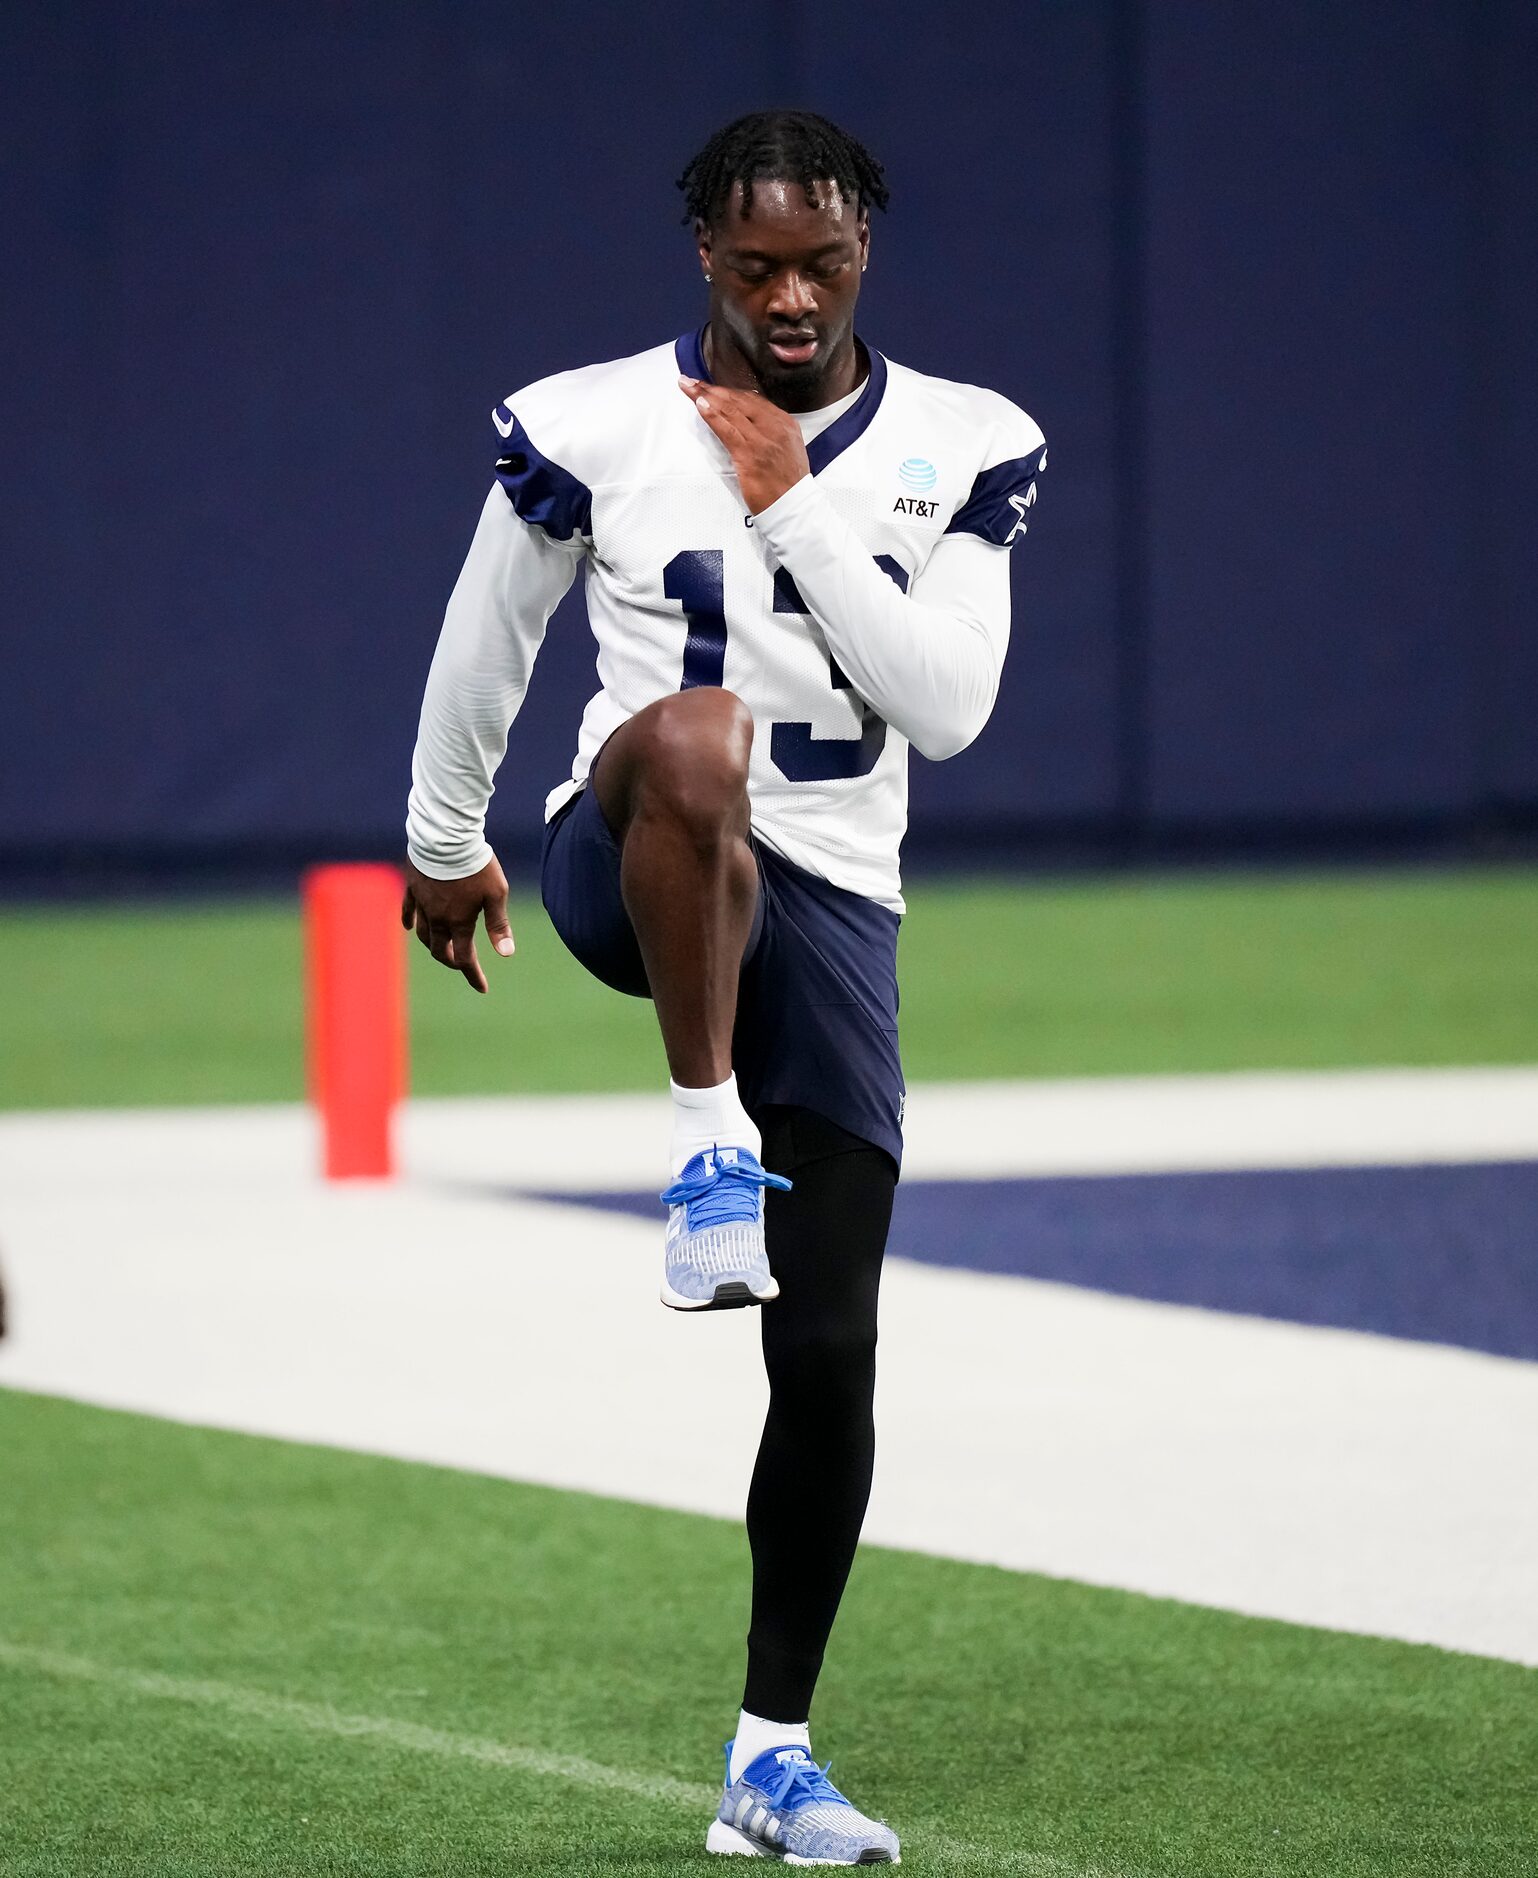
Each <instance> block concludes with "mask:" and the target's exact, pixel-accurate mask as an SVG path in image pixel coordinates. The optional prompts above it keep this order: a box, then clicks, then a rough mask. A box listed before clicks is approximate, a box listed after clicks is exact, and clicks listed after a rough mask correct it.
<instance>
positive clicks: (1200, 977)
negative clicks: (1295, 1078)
mask: <svg viewBox="0 0 1538 1878" xmlns="http://www.w3.org/2000/svg"><path fill="white" fill-rule="evenodd" d="M910 899H911V906H910V911H909V915H908V918H907V920H906V921H905V923H904V927H903V936H902V950H901V973H902V981H903V1012H902V1021H903V1049H904V1057H905V1061H906V1065H907V1070H908V1074H909V1077H910V1078H911V1079H913V1080H915V1081H917V1080H921V1079H925V1078H934V1077H977V1076H1039V1075H1079V1074H1084V1075H1100V1074H1107V1073H1112V1072H1135V1071H1170V1070H1204V1069H1206V1070H1214V1069H1237V1068H1272V1067H1276V1068H1328V1067H1337V1066H1344V1065H1352V1064H1395V1063H1403V1064H1430V1063H1511V1062H1531V1061H1534V1060H1538V869H1532V868H1526V869H1517V868H1508V869H1491V870H1473V869H1470V870H1462V871H1450V872H1400V873H1369V874H1338V875H1330V876H1307V877H1301V876H1289V875H1283V874H1275V875H1258V874H1240V873H1235V874H1224V875H1207V876H1190V875H1187V876H1168V875H1166V876H1150V877H1146V878H1142V877H1129V878H1120V879H1116V880H1110V881H1107V880H1084V881H1073V882H1068V883H1064V882H1055V883H1049V882H993V881H990V882H987V883H973V884H965V883H963V884H953V883H927V884H920V885H918V886H916V887H915V888H914V889H913V890H912V893H911V896H910ZM513 920H514V930H515V932H516V933H517V935H518V953H517V956H516V957H515V958H514V959H511V960H501V959H497V958H495V957H491V958H488V960H487V969H488V973H489V976H490V978H491V981H492V991H491V994H490V995H489V996H488V997H485V998H478V997H476V996H475V994H474V993H473V992H471V991H470V990H469V989H468V988H467V987H466V985H465V984H464V982H463V980H461V979H459V978H458V977H456V976H454V975H453V974H450V973H448V972H446V971H444V970H443V968H442V967H440V966H436V965H434V964H433V963H432V961H431V960H430V959H428V957H427V955H426V954H425V953H423V952H422V951H421V950H420V948H417V947H415V946H413V947H412V965H411V973H410V986H411V999H412V1010H413V1022H412V1050H413V1074H412V1083H413V1087H414V1088H415V1089H416V1090H417V1091H418V1092H419V1093H422V1094H461V1093H463V1094H471V1093H489V1092H498V1091H520V1090H528V1091H541V1090H561V1089H570V1090H594V1089H624V1088H655V1087H656V1086H657V1084H658V1080H659V1077H660V1076H661V1074H662V1059H661V1052H660V1048H659V1045H658V1042H657V1038H656V1034H655V1023H654V1019H653V1017H652V1012H651V1008H650V1006H649V1005H648V1004H646V1003H644V1002H643V1001H640V1000H636V999H629V998H622V997H619V996H616V995H615V994H614V993H612V992H609V991H606V990H605V989H604V988H603V987H602V986H601V985H599V984H597V983H596V982H595V981H594V980H592V979H590V978H589V977H588V976H587V975H586V973H585V972H583V970H582V969H581V967H580V966H578V965H577V964H576V963H575V962H574V961H573V960H572V959H571V958H570V957H569V956H568V955H567V954H566V952H565V950H564V949H563V948H562V946H561V944H560V942H559V941H558V940H557V939H556V937H555V935H554V933H553V932H552V931H551V929H550V926H549V923H548V921H547V920H546V918H545V915H544V913H543V911H542V909H541V908H540V907H539V904H538V902H537V901H536V900H534V899H532V898H530V897H527V896H525V897H521V898H519V899H518V900H517V901H516V902H515V905H514V908H513ZM300 1036H301V992H300V935H299V927H298V918H297V914H296V911H295V910H294V908H293V907H292V906H291V905H279V904H270V903H257V904H253V903H238V902H236V903H230V904H226V905H222V906H196V905H177V904H161V905H157V906H145V907H127V908H112V907H109V908H106V909H103V908H100V907H92V908H81V907H63V906H59V907H49V908H32V909H24V910H18V909H12V910H8V911H4V912H0V1107H11V1108H15V1107H28V1108H31V1107H51V1106H60V1105H63V1106H74V1105H96V1104H124V1103H129V1104H142V1103H201V1102H221V1101H260V1100H270V1099H279V1098H291V1097H296V1096H298V1095H299V1094H300V1093H301V1092H302V1087H303V1077H302V1067H301V1047H300Z"/></svg>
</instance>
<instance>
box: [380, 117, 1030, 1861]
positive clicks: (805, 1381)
mask: <svg viewBox="0 0 1538 1878" xmlns="http://www.w3.org/2000/svg"><path fill="white" fill-rule="evenodd" d="M680 188H681V189H682V190H683V193H684V198H685V203H686V219H687V220H688V221H689V223H690V224H691V226H692V229H693V234H694V240H695V244H696V247H697V250H698V255H699V266H700V272H701V274H702V276H703V282H704V286H705V290H706V298H707V309H706V315H705V319H704V322H703V324H702V325H701V326H700V327H699V328H698V329H696V330H691V331H689V332H687V333H685V334H684V335H683V336H682V337H681V338H680V339H678V340H676V341H670V342H668V343H667V344H666V345H660V346H654V347H652V348H651V349H650V350H648V351H645V352H640V353H637V354H636V355H635V356H634V357H631V358H625V359H619V360H615V361H613V362H611V363H608V364H602V365H592V366H587V367H584V368H582V369H581V370H577V371H570V372H562V373H559V374H557V375H556V376H555V377H553V378H546V379H542V380H540V381H538V382H537V383H534V384H531V385H528V386H526V387H525V388H524V389H523V390H521V391H515V392H513V393H512V394H511V395H510V396H509V397H508V398H507V400H506V401H505V403H503V404H500V405H498V406H497V408H496V410H495V411H494V412H493V420H494V422H495V424H496V429H497V433H498V451H497V461H496V480H495V482H494V484H493V486H492V488H491V491H490V493H489V494H488V496H487V499H486V504H485V507H484V509H483V511H482V514H481V519H480V525H479V527H478V528H477V530H476V533H475V538H474V540H473V542H472V544H471V547H470V553H469V558H468V559H467V560H466V562H465V566H464V570H463V572H462V573H461V575H460V577H459V581H458V583H457V585H456V586H455V588H454V592H453V595H452V597H451V598H450V601H449V605H448V612H447V617H446V619H445V621H444V625H443V631H442V636H441V638H440V639H439V642H438V648H437V652H436V655H435V657H434V659H433V663H432V669H431V673H430V675H429V677H428V681H427V691H426V697H425V700H424V703H423V707H422V716H421V725H420V731H419V735H418V740H417V746H416V754H415V758H414V762H413V768H412V776H413V786H412V790H411V799H410V808H409V815H408V829H407V832H408V851H409V865H408V881H409V885H408V888H407V893H406V899H405V905H404V908H403V918H404V921H405V924H406V925H407V926H408V927H410V928H413V929H414V930H415V932H416V934H417V936H418V938H419V939H420V940H421V941H422V943H423V944H424V945H425V946H427V947H428V948H429V949H430V950H431V952H432V954H433V956H434V958H436V959H438V960H439V961H440V962H441V963H442V964H444V965H447V966H449V967H451V968H452V969H454V970H456V971H458V972H461V973H463V975H464V976H465V978H466V979H467V980H468V981H469V983H470V984H471V985H472V986H473V987H474V988H475V989H476V990H478V991H484V990H485V989H486V982H487V981H486V976H485V973H484V971H483V969H482V966H481V964H480V962H479V960H478V958H477V955H476V949H475V927H476V923H477V920H478V919H484V921H485V926H486V932H487V936H488V938H489V940H490V943H491V944H492V946H493V947H494V949H495V950H496V951H497V952H499V953H503V954H506V953H509V952H511V951H512V949H513V941H512V934H511V932H510V930H509V926H508V917H507V883H506V881H505V879H504V877H503V874H502V871H501V869H500V867H499V866H498V864H497V861H496V858H495V856H494V855H493V854H492V852H491V849H490V847H489V846H488V845H487V842H486V838H485V832H484V823H485V813H486V806H487V801H488V798H489V796H490V794H491V789H492V780H493V777H494V775H495V772H496V769H497V766H498V764H499V763H500V761H501V759H502V756H503V754H504V751H505V749H506V743H507V735H508V729H509V726H510V725H511V723H512V721H513V719H514V717H515V716H516V714H517V711H518V707H519V704H520V703H521V701H522V698H523V695H524V691H525V688H526V686H527V684H528V679H529V673H530V669H531V667H532V665H533V662H534V658H535V654H536V653H537V651H538V649H539V646H540V642H541V640H542V638H543V636H544V632H545V626H546V622H547V621H548V619H549V617H550V614H551V612H552V610H553V609H554V608H555V606H556V604H557V602H558V601H559V600H560V599H561V597H562V595H563V594H565V593H566V591H567V590H568V588H569V587H570V586H571V584H572V582H573V580H574V579H575V578H576V576H577V574H578V573H579V572H581V573H582V574H583V576H584V578H585V582H586V596H587V608H588V614H589V618H590V620H591V623H592V628H593V633H594V636H595V638H596V640H597V645H598V659H597V679H598V690H597V692H596V693H595V695H594V696H593V698H592V700H591V702H590V703H589V704H588V706H587V709H586V711H585V713H584V715H583V719H582V725H581V730H580V733H579V736H578V742H577V753H576V759H575V761H574V763H573V765H572V771H571V775H570V777H569V778H567V779H566V780H565V781H563V782H561V783H560V784H558V785H557V787H556V788H555V789H553V790H552V791H551V793H550V796H549V798H548V800H547V802H546V805H545V817H546V826H545V839H544V857H543V868H542V890H543V897H544V903H545V906H546V908H547V910H548V912H549V914H550V918H551V920H552V922H553V923H554V925H555V928H556V931H557V932H558V933H559V934H560V935H561V938H562V939H563V941H564V942H565V944H566V945H567V946H568V947H569V948H570V950H571V951H572V952H573V953H574V954H575V955H576V957H577V958H578V959H579V960H581V962H582V963H583V965H585V966H586V967H587V968H588V970H589V971H591V972H593V973H594V974H595V975H596V976H597V977H598V978H600V979H601V980H602V981H603V982H604V983H605V984H607V985H610V986H612V987H613V988H614V989H616V990H618V991H622V992H627V993H630V994H631V995H633V996H638V997H649V998H650V999H651V1000H652V1001H653V1003H654V1005H655V1007H656V1012H657V1019H658V1024H659V1027H660V1029H661V1033H662V1043H663V1047H664V1051H665V1053H666V1057H667V1063H668V1069H669V1072H670V1078H671V1089H672V1099H673V1133H672V1144H671V1159H670V1165H669V1169H668V1172H669V1177H670V1178H669V1184H668V1185H667V1186H666V1187H665V1188H664V1189H663V1192H662V1195H661V1197H662V1200H663V1201H664V1202H665V1203H666V1205H667V1207H668V1209H669V1213H668V1221H667V1237H666V1248H665V1264H664V1275H663V1281H662V1300H663V1302H664V1303H665V1304H667V1305H669V1306H671V1307H672V1308H673V1309H674V1310H679V1311H709V1310H720V1309H723V1308H727V1307H732V1306H740V1305H764V1306H767V1307H768V1308H767V1309H765V1310H764V1312H763V1318H762V1327H763V1349H764V1360H765V1364H766V1367H767V1370H768V1375H769V1386H770V1403H769V1412H768V1419H767V1422H766V1424H765V1428H764V1433H763V1441H762V1445H761V1447H760V1449H759V1454H758V1459H757V1463H756V1465H755V1468H754V1473H753V1478H752V1485H751V1488H750V1491H749V1495H748V1506H747V1524H748V1535H749V1540H750V1544H751V1550H752V1558H753V1601H752V1620H751V1627H750V1630H749V1635H748V1666H747V1682H746V1688H745V1691H744V1695H743V1706H742V1713H741V1715H740V1717H739V1720H738V1725H737V1729H736V1733H735V1736H734V1739H733V1740H732V1741H731V1742H730V1743H728V1745H727V1751H726V1762H727V1764H726V1779H725V1787H724V1791H723V1797H722V1800H721V1805H720V1809H719V1812H718V1815H717V1817H716V1819H715V1820H714V1821H713V1822H712V1823H711V1825H710V1827H709V1834H708V1838H707V1845H708V1847H709V1848H710V1850H712V1851H715V1852H737V1853H745V1854H750V1855H755V1856H768V1857H779V1858H785V1857H794V1858H796V1859H798V1860H799V1859H807V1860H815V1861H820V1862H830V1863H834V1864H875V1863H882V1862H887V1861H891V1862H896V1860H897V1857H898V1842H897V1838H896V1836H895V1834H894V1833H893V1832H892V1830H891V1829H890V1827H888V1826H886V1825H885V1824H883V1823H881V1822H879V1821H877V1820H873V1819H871V1818H868V1817H866V1816H865V1815H864V1814H862V1813H860V1812H859V1811H858V1810H857V1809H856V1808H855V1807H854V1806H853V1805H852V1804H851V1803H850V1802H849V1801H848V1800H847V1799H846V1798H845V1797H844V1796H843V1795H842V1794H841V1793H840V1792H839V1791H838V1789H837V1788H836V1787H835V1786H834V1785H833V1784H832V1782H831V1781H830V1779H829V1778H828V1774H827V1771H826V1770H825V1769H819V1768H818V1766H817V1765H816V1763H815V1762H814V1761H813V1760H812V1758H811V1753H810V1739H809V1734H808V1716H809V1713H810V1708H811V1701H812V1692H813V1688H814V1685H815V1683H816V1679H817V1674H818V1671H819V1669H820V1667H821V1664H822V1658H823V1650H824V1646H825V1645H826V1643H827V1639H828V1635H829V1632H830V1630H831V1628H832V1624H833V1619H834V1615H835V1613H836V1611H837V1608H838V1603H839V1598H840V1596H841V1594H842V1592H843V1588H844V1583H845V1580H846V1578H847V1576H848V1573H849V1568H850V1565H851V1562H852V1560H853V1556H854V1551H855V1546H856V1543H857V1540H858V1537H859V1532H860V1526H861V1522H862V1520H863V1518H864V1515H865V1505H866V1500H867V1497H868V1494H869V1490H870V1480H871V1465H872V1458H873V1453H874V1431H873V1425H872V1417H871V1402H872V1392H873V1387H874V1380H875V1346H876V1298H877V1288H878V1283H879V1277H880V1270H881V1260H882V1253H883V1249H884V1246H885V1242H886V1235H887V1227H888V1223H889V1220H890V1215H891V1206H892V1195H893V1189H894V1186H895V1183H896V1179H897V1173H898V1166H899V1162H900V1159H901V1154H902V1111H903V1079H902V1069H901V1065H900V1062H899V1059H898V1048H897V976H896V954H897V929H898V922H899V918H900V916H901V914H902V911H903V900H902V894H901V887H900V880H899V870H898V848H899V844H900V842H901V839H902V835H903V830H904V827H905V825H906V820H907V765H908V749H909V746H910V745H911V746H913V747H914V748H915V749H917V750H918V751H919V752H920V754H921V755H923V756H926V757H929V758H931V759H932V760H937V761H938V760H941V759H943V758H946V757H949V756H954V755H955V754H956V752H957V751H959V750H963V749H965V748H966V746H967V745H968V744H969V743H970V742H971V741H972V740H973V738H975V737H976V736H977V734H978V732H979V731H980V730H981V729H982V727H983V725H984V724H985V723H986V722H987V720H988V715H989V712H990V711H991V710H992V708H993V702H994V698H995V695H996V693H997V690H998V684H999V672H1000V667H1001V665H1002V663H1003V659H1004V651H1005V645H1006V643H1007V640H1008V636H1009V611H1010V596H1009V548H1010V545H1011V543H1012V542H1014V541H1015V540H1016V539H1017V538H1018V537H1020V536H1021V535H1023V534H1024V533H1025V531H1026V527H1027V524H1028V521H1029V519H1030V511H1031V506H1032V504H1033V502H1034V500H1035V495H1036V478H1037V475H1038V473H1039V471H1040V470H1041V469H1042V468H1043V467H1044V464H1045V447H1044V443H1043V438H1042V433H1041V431H1040V430H1039V429H1038V427H1037V425H1036V424H1035V423H1034V422H1033V420H1032V419H1031V418H1029V417H1027V416H1026V414H1025V413H1024V412H1023V411H1021V410H1020V409H1018V408H1017V407H1016V406H1015V405H1014V404H1012V403H1011V402H1010V401H1009V400H1008V399H1007V398H1004V397H1001V396H999V395H998V393H996V392H993V391H986V390H982V389H980V388H978V387H976V386H972V385H963V384H955V383H952V382H950V381H949V380H946V379H940V378H933V377H930V376H928V375H926V374H924V373H922V372H917V371H913V370H910V369H909V368H908V367H906V366H902V365H899V364H897V363H895V362H894V361H892V360H890V359H887V358H885V357H884V356H883V355H882V354H881V353H880V352H878V351H877V350H876V349H875V347H874V346H872V345H870V344H868V343H867V342H866V341H865V340H864V339H862V338H861V337H860V336H859V335H857V333H856V331H855V324H854V318H855V307H856V304H857V302H858V299H859V294H860V282H861V278H862V276H863V275H864V273H865V270H866V267H867V265H868V264H869V259H870V246H871V221H870V218H871V214H872V212H873V211H874V210H880V209H885V207H886V204H887V189H886V186H885V184H884V182H883V180H882V170H881V166H880V165H879V164H878V163H877V162H876V161H875V160H874V158H873V157H872V156H871V155H870V153H869V152H868V151H867V150H866V149H865V148H864V147H863V146H862V145H861V144H860V143H858V142H857V141H856V140H855V139H854V138H853V137H851V136H849V135H847V134H846V133H845V132H844V131H842V130H840V129H839V128H838V127H837V126H836V125H834V124H831V123H829V122H828V121H827V120H826V119H824V118H821V117H817V116H814V115H812V114H811V113H808V112H801V111H766V112H757V113H754V114H753V115H752V116H749V117H745V118H741V119H739V120H738V121H737V122H735V123H733V124H730V125H728V126H727V127H726V128H725V129H724V130H722V131H721V132H719V133H718V134H717V135H716V136H714V137H713V138H711V140H710V142H709V143H708V144H707V145H706V146H705V148H704V149H703V150H701V151H700V153H699V154H698V156H696V157H695V158H694V160H693V161H692V162H691V163H690V164H689V165H688V167H687V169H686V170H685V171H684V174H683V176H682V178H681V180H680ZM659 1158H660V1156H659ZM766 1191H767V1192H768V1195H769V1198H768V1204H767V1206H766V1205H765V1195H766Z"/></svg>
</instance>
